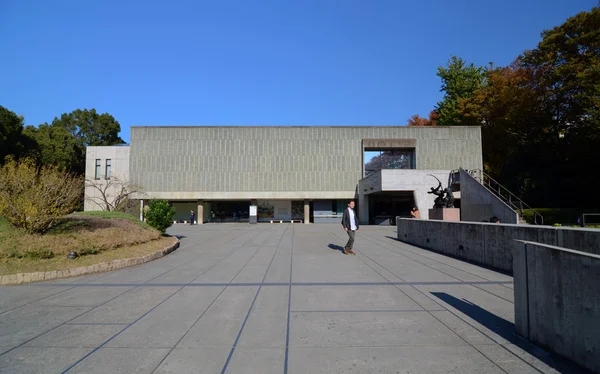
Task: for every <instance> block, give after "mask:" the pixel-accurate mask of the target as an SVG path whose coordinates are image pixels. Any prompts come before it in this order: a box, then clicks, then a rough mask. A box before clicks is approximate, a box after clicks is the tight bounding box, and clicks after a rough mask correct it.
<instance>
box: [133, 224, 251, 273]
mask: <svg viewBox="0 0 600 374" xmlns="http://www.w3.org/2000/svg"><path fill="white" fill-rule="evenodd" d="M244 234H245V232H244V231H242V232H240V233H239V235H238V236H236V237H233V238H231V239H230V240H228V241H226V242H225V243H223V244H220V245H218V246H215V248H213V249H211V250H210V251H208V252H205V253H202V255H205V254H207V253H210V252H212V251H215V250H217V249H219V248H220V246H223V245H227V244H229V243H231V242H232V241H234V240H236V239H238V238H240V237H242V236H243V235H244ZM257 235H258V234H257ZM255 236H256V235H255ZM212 238H213V237H211V238H209V239H212ZM253 238H254V237H253ZM202 241H203V240H198V241H195V242H194V243H193V244H190V246H192V248H193V246H195V245H196V244H198V243H200V242H202ZM238 249H239V248H236V249H234V250H233V251H232V252H231V253H230V254H229V255H231V254H233V253H234V252H236V251H237V250H238ZM229 255H227V256H225V257H229ZM188 263H189V262H188V261H183V262H182V263H181V264H179V265H177V266H175V267H173V268H171V269H169V270H167V271H165V272H162V273H160V274H158V275H157V276H155V277H153V278H151V279H148V280H147V281H145V282H144V283H149V282H151V281H153V280H154V279H156V278H158V277H160V276H163V275H165V274H167V273H168V272H171V271H173V270H175V269H177V268H178V267H180V266H183V265H185V264H188ZM208 270H210V269H207V270H206V271H208ZM202 274H204V272H202ZM202 274H200V275H199V276H202ZM199 276H198V277H199ZM198 277H196V279H197V278H198ZM192 282H193V281H192Z"/></svg>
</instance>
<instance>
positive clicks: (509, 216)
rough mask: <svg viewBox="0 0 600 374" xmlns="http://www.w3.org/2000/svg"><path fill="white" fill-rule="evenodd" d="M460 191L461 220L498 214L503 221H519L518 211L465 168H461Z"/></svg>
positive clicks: (514, 222)
mask: <svg viewBox="0 0 600 374" xmlns="http://www.w3.org/2000/svg"><path fill="white" fill-rule="evenodd" d="M460 193H461V202H460V209H461V220H463V221H472V222H481V221H489V220H490V218H492V217H493V216H496V217H498V218H499V219H500V222H502V223H512V224H517V223H519V215H518V214H517V212H515V211H514V210H513V209H512V208H511V207H510V206H508V205H507V204H506V203H505V202H504V201H502V200H501V199H500V198H498V197H497V196H496V195H495V194H493V193H492V192H490V191H489V190H488V189H487V188H486V187H484V186H483V185H482V184H481V183H480V182H479V181H477V180H475V178H473V177H472V176H471V175H470V174H469V173H467V172H466V171H465V170H464V169H463V168H461V170H460Z"/></svg>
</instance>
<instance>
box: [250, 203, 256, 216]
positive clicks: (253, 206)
mask: <svg viewBox="0 0 600 374" xmlns="http://www.w3.org/2000/svg"><path fill="white" fill-rule="evenodd" d="M250 216H256V205H250Z"/></svg>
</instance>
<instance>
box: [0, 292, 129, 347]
mask: <svg viewBox="0 0 600 374" xmlns="http://www.w3.org/2000/svg"><path fill="white" fill-rule="evenodd" d="M69 289H70V288H69ZM69 289H66V290H65V291H64V292H66V291H68V290H69ZM133 289H134V288H130V289H128V290H125V291H123V292H121V293H120V294H118V295H116V296H115V297H112V298H110V299H108V300H106V301H105V302H103V303H101V304H100V305H97V306H94V307H90V308H91V309H88V310H86V311H83V312H81V313H79V314H78V315H76V316H75V317H73V318H71V319H69V320H67V321H65V322H63V323H60V324H58V325H56V326H54V327H53V328H51V329H48V330H46V331H44V332H43V333H41V334H37V335H36V336H34V337H33V338H31V339H28V340H26V341H24V342H23V343H21V344H19V345H17V346H16V347H12V348H11V349H9V350H8V351H6V352H2V353H0V356H2V355H5V354H7V353H9V352H12V351H14V350H15V349H17V348H19V347H22V346H23V345H25V344H27V343H29V342H30V341H32V340H34V339H37V338H39V337H40V336H42V335H44V334H47V333H49V332H51V331H53V330H56V329H57V328H59V327H61V326H63V325H66V324H68V323H69V322H71V321H72V320H74V319H76V318H79V317H81V316H82V315H84V314H86V313H87V312H89V311H91V310H94V309H96V308H99V307H101V306H102V305H104V304H106V303H109V302H111V301H113V300H114V299H116V298H117V297H119V296H121V295H124V294H126V293H127V292H130V291H131V290H133ZM58 293H61V292H57V293H55V294H53V295H56V294H58ZM42 299H45V297H44V298H42ZM40 300H41V299H40ZM27 305H29V304H27ZM22 306H23V305H21V306H20V307H22ZM20 307H19V308H20ZM80 308H81V306H80ZM84 308H86V307H84Z"/></svg>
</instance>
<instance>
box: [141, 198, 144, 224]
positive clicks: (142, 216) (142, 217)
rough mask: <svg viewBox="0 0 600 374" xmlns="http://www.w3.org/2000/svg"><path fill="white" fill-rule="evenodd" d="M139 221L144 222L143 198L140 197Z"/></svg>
mask: <svg viewBox="0 0 600 374" xmlns="http://www.w3.org/2000/svg"><path fill="white" fill-rule="evenodd" d="M140 221H142V222H144V199H140Z"/></svg>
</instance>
